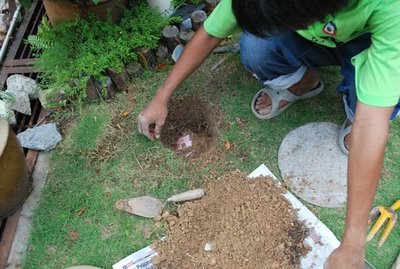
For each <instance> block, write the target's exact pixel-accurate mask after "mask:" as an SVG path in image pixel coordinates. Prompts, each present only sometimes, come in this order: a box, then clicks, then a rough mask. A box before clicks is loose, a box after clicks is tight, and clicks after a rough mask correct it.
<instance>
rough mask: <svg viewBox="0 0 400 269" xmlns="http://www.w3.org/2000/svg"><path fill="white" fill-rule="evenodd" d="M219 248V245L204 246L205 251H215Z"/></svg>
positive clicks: (207, 244)
mask: <svg viewBox="0 0 400 269" xmlns="http://www.w3.org/2000/svg"><path fill="white" fill-rule="evenodd" d="M216 248H217V245H216V244H215V243H206V245H205V246H204V250H205V251H214V250H215V249H216Z"/></svg>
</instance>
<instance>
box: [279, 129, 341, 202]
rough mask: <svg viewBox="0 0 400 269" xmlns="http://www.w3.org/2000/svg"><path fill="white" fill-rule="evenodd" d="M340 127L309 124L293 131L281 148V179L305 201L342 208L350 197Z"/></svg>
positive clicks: (284, 140)
mask: <svg viewBox="0 0 400 269" xmlns="http://www.w3.org/2000/svg"><path fill="white" fill-rule="evenodd" d="M338 132H339V126H337V125H335V124H333V123H328V122H315V123H309V124H306V125H304V126H301V127H299V128H296V129H295V130H293V131H291V132H290V133H289V134H288V135H287V136H286V137H285V138H284V139H283V141H282V143H281V145H280V147H279V154H278V163H279V169H280V170H281V175H282V179H283V180H284V181H285V182H286V183H287V184H288V186H289V188H290V189H291V191H292V192H293V193H295V194H296V195H297V196H299V197H300V198H302V199H303V200H305V201H307V202H309V203H311V204H314V205H318V206H322V207H341V206H343V205H344V203H345V202H346V197H347V156H346V155H345V154H343V153H342V151H341V150H340V148H339V146H338V144H337V136H338Z"/></svg>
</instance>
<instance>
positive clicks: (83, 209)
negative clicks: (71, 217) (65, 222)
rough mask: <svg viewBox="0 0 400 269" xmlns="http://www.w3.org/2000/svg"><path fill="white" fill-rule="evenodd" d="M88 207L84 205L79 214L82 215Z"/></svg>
mask: <svg viewBox="0 0 400 269" xmlns="http://www.w3.org/2000/svg"><path fill="white" fill-rule="evenodd" d="M87 209H88V207H84V208H81V209H80V210H79V211H78V214H77V215H78V216H79V217H80V216H82V215H83V213H85V211H86V210H87Z"/></svg>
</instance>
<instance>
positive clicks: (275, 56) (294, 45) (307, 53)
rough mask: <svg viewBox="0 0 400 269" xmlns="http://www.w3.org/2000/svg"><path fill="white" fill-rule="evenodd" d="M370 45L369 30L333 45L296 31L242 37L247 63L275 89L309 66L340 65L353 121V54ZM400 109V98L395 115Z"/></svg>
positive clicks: (292, 81) (298, 76)
mask: <svg viewBox="0 0 400 269" xmlns="http://www.w3.org/2000/svg"><path fill="white" fill-rule="evenodd" d="M370 45H371V37H370V35H369V34H365V35H363V36H360V37H358V38H356V39H354V40H352V41H350V42H348V43H345V44H342V45H339V46H338V47H336V48H329V47H325V46H322V45H319V44H316V43H314V42H311V41H309V40H306V39H305V38H303V37H301V36H300V35H298V34H297V33H296V32H283V33H278V34H274V35H272V36H268V37H266V38H260V37H257V36H254V35H252V34H250V33H248V32H244V33H243V34H242V37H241V39H240V55H241V59H242V63H243V65H244V67H245V68H246V69H247V70H248V71H249V72H251V73H252V74H253V75H254V76H255V77H257V78H258V79H259V80H260V81H261V82H262V83H263V84H264V85H266V86H269V87H270V88H273V89H288V88H289V87H290V86H292V85H293V84H295V83H297V82H298V81H299V80H300V79H301V78H302V77H303V75H304V73H305V72H306V71H307V69H314V68H318V67H323V66H340V67H341V75H342V77H343V79H342V81H341V83H340V84H339V85H338V87H337V91H338V92H339V93H341V94H343V100H344V106H345V111H346V114H347V117H348V118H349V119H350V120H351V121H353V120H354V113H355V110H356V104H357V95H356V86H355V69H354V66H353V65H352V64H351V58H352V57H353V56H355V55H357V54H359V53H360V52H362V51H363V50H365V49H367V48H368V47H370ZM399 110H400V102H399V103H398V104H397V105H396V107H395V109H394V111H393V113H392V119H393V118H395V117H396V116H397V115H398V114H399Z"/></svg>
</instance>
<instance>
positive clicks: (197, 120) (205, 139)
mask: <svg viewBox="0 0 400 269" xmlns="http://www.w3.org/2000/svg"><path fill="white" fill-rule="evenodd" d="M217 115H218V113H217V112H216V109H214V108H213V107H212V106H211V105H210V104H209V103H208V102H207V101H205V100H202V99H200V98H198V97H194V96H187V97H183V98H179V99H175V100H173V101H172V102H171V104H170V105H169V107H168V117H167V119H166V122H165V125H164V127H163V129H162V131H161V142H162V143H163V144H164V145H165V146H166V147H168V148H170V149H172V150H174V151H177V141H178V139H179V138H181V137H182V136H185V135H190V137H191V139H192V143H193V145H192V146H191V147H190V148H187V149H184V150H181V151H177V152H179V153H180V154H182V155H183V156H185V157H187V158H194V157H199V156H200V155H202V154H203V153H205V152H207V151H208V150H209V149H210V147H212V145H213V143H214V141H215V136H216V125H217V118H218V116H217Z"/></svg>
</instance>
